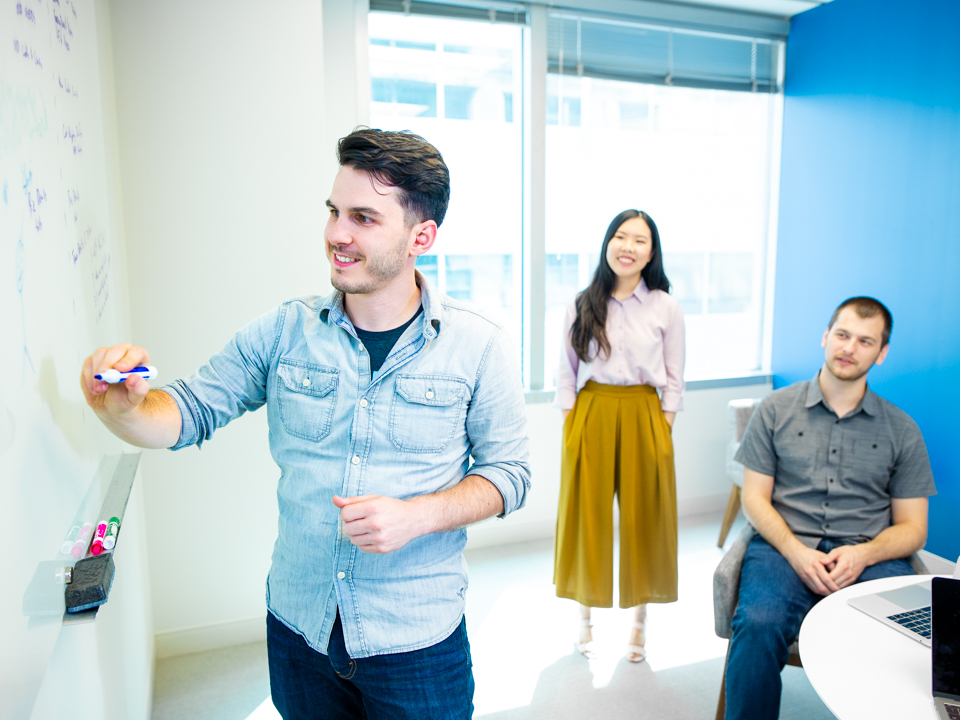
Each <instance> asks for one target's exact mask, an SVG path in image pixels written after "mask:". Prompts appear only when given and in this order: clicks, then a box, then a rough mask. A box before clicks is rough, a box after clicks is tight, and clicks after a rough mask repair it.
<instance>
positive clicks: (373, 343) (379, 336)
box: [353, 305, 423, 377]
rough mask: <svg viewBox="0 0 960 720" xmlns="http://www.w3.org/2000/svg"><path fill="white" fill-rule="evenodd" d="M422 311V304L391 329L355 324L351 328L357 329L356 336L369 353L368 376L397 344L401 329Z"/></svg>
mask: <svg viewBox="0 0 960 720" xmlns="http://www.w3.org/2000/svg"><path fill="white" fill-rule="evenodd" d="M422 312H423V305H421V306H420V307H419V308H418V309H417V313H416V315H414V316H413V317H412V318H410V319H409V320H407V321H406V322H405V323H404V324H403V325H401V326H400V327H397V328H394V329H393V330H384V331H383V332H371V331H369V330H361V329H360V328H358V327H357V326H356V325H354V326H353V329H354V330H356V331H357V337H358V338H360V342H362V343H363V346H364V347H365V348H366V349H367V352H368V353H370V377H373V374H374V373H375V372H377V370H379V369H380V368H381V367H382V366H383V361H384V360H386V359H387V355H389V354H390V351H391V350H393V346H394V345H396V344H397V340H399V339H400V336H401V335H403V331H404V330H406V329H407V328H408V327H410V323H412V322H413V321H414V320H416V319H417V318H418V317H420V313H422Z"/></svg>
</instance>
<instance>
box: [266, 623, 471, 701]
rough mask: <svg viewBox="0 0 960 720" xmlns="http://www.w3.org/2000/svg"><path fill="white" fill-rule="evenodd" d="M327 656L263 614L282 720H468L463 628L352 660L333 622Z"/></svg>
mask: <svg viewBox="0 0 960 720" xmlns="http://www.w3.org/2000/svg"><path fill="white" fill-rule="evenodd" d="M327 652H328V653H329V654H328V655H324V654H323V653H319V652H317V651H316V650H314V649H313V648H311V647H310V646H309V645H307V643H306V642H305V641H304V639H303V638H302V637H301V636H300V635H299V634H297V633H295V632H293V631H292V630H291V629H290V628H288V627H287V626H286V625H284V624H283V623H282V622H280V621H279V620H277V618H276V617H274V615H273V613H270V612H268V613H267V655H268V658H269V665H270V692H271V694H272V696H273V704H274V705H275V706H276V708H277V710H278V711H279V712H280V715H281V717H283V719H284V720H310V719H312V718H317V719H319V718H324V719H325V720H326V719H339V718H343V720H347V719H348V718H349V719H350V720H353V719H354V718H358V719H359V718H369V719H370V720H381V719H385V718H390V719H393V718H397V719H399V720H402V719H403V718H418V719H419V718H424V719H426V720H432V719H434V718H436V719H437V720H439V719H440V718H444V719H446V718H470V717H471V716H472V715H473V664H472V663H471V661H470V643H469V642H468V640H467V625H466V620H463V621H461V623H460V626H459V627H458V628H457V629H456V630H454V631H453V633H452V634H451V635H450V636H449V637H448V638H447V639H446V640H441V641H440V642H438V643H437V644H436V645H432V646H430V647H428V648H424V649H422V650H414V651H413V652H405V653H395V654H392V655H375V656H373V657H367V658H359V659H357V660H352V659H351V658H350V656H349V655H347V651H346V648H345V647H344V643H343V628H342V627H341V625H340V616H339V615H338V616H337V619H336V622H335V623H334V626H333V631H332V633H331V635H330V644H329V645H328V647H327Z"/></svg>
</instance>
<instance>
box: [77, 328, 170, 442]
mask: <svg viewBox="0 0 960 720" xmlns="http://www.w3.org/2000/svg"><path fill="white" fill-rule="evenodd" d="M156 376H157V369H156V368H155V367H153V366H152V365H150V355H149V353H147V351H146V350H144V349H143V348H142V347H137V346H136V345H131V344H130V343H122V344H120V345H114V346H113V347H104V348H99V349H98V350H96V351H95V352H94V353H93V354H92V355H91V356H90V357H88V358H87V359H86V360H85V361H84V363H83V371H82V373H81V374H80V387H81V388H82V389H83V394H84V397H85V398H86V400H87V405H89V406H90V408H91V409H92V410H93V411H94V412H95V413H96V414H97V417H99V418H100V420H101V421H102V422H103V423H104V425H106V426H107V428H109V429H110V430H111V432H113V433H114V434H116V435H117V436H118V437H120V438H121V439H123V440H125V441H126V442H128V443H130V444H132V445H136V446H138V447H145V448H167V447H172V446H173V445H175V444H176V442H177V439H178V438H179V436H180V411H179V410H178V409H177V405H176V403H175V402H174V400H173V398H171V397H170V396H169V395H167V394H166V393H164V392H157V391H154V392H152V393H151V392H150V383H149V382H147V381H148V380H150V379H153V378H155V377H156ZM148 393H149V397H148Z"/></svg>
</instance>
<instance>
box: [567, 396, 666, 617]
mask: <svg viewBox="0 0 960 720" xmlns="http://www.w3.org/2000/svg"><path fill="white" fill-rule="evenodd" d="M560 473H561V479H560V509H559V512H558V513H557V536H556V545H555V552H554V572H553V582H554V584H555V585H556V586H557V595H558V596H559V597H562V598H569V599H571V600H576V601H577V602H579V603H581V604H583V605H588V606H590V607H611V606H612V605H613V498H614V496H616V498H617V502H618V504H619V507H620V607H622V608H629V607H634V606H636V605H641V604H643V603H650V602H654V603H665V602H674V601H675V600H676V599H677V488H676V478H675V474H674V466H673V441H672V439H671V437H670V426H669V425H668V424H667V420H666V418H664V416H663V410H662V409H661V407H660V398H659V397H658V396H657V391H656V390H655V389H654V388H652V387H650V386H649V385H628V386H621V385H603V384H600V383H596V382H593V381H592V380H590V381H588V382H587V384H586V386H584V388H583V389H582V390H581V391H580V392H579V393H578V394H577V402H576V404H575V405H574V407H573V410H572V411H571V412H570V413H569V414H568V415H567V419H566V421H565V422H564V425H563V458H562V463H561V471H560Z"/></svg>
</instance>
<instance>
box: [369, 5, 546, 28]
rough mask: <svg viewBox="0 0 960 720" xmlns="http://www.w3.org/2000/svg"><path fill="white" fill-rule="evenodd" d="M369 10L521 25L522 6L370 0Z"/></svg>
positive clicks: (522, 23) (523, 7) (523, 19)
mask: <svg viewBox="0 0 960 720" xmlns="http://www.w3.org/2000/svg"><path fill="white" fill-rule="evenodd" d="M370 11H371V12H395V13H405V14H408V15H432V16H434V17H449V18H457V19H460V20H486V21H488V22H501V23H514V24H518V25H525V24H526V22H527V10H526V6H525V5H522V4H519V3H506V2H503V3H499V2H489V3H485V2H480V1H478V2H475V3H471V2H450V3H444V2H416V1H415V0H370Z"/></svg>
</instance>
